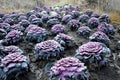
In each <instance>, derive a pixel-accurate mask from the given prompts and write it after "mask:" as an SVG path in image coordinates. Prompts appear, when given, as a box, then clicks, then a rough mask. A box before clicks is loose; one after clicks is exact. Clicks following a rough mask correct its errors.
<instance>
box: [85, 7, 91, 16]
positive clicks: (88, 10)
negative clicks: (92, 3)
mask: <svg viewBox="0 0 120 80" xmlns="http://www.w3.org/2000/svg"><path fill="white" fill-rule="evenodd" d="M85 14H86V15H88V16H89V17H91V15H92V14H93V11H92V10H91V9H87V10H86V11H85Z"/></svg>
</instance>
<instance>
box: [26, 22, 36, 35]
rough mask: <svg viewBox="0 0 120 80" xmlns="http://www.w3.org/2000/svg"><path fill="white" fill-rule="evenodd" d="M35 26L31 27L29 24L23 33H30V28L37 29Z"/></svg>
mask: <svg viewBox="0 0 120 80" xmlns="http://www.w3.org/2000/svg"><path fill="white" fill-rule="evenodd" d="M37 27H38V26H37V25H32V24H30V25H29V26H28V27H27V28H26V29H25V33H27V32H28V31H30V30H31V29H32V28H37Z"/></svg>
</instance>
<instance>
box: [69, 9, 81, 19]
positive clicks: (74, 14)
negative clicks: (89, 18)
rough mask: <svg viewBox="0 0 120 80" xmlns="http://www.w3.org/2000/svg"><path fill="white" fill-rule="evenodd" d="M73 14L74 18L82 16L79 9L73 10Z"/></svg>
mask: <svg viewBox="0 0 120 80" xmlns="http://www.w3.org/2000/svg"><path fill="white" fill-rule="evenodd" d="M71 15H72V16H73V17H74V18H78V17H79V16H80V12H79V11H72V12H71Z"/></svg>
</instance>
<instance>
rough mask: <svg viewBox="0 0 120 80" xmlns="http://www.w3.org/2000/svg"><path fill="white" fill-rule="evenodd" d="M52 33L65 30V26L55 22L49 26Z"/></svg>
mask: <svg viewBox="0 0 120 80" xmlns="http://www.w3.org/2000/svg"><path fill="white" fill-rule="evenodd" d="M51 32H52V34H59V33H64V32H65V27H64V26H63V25H61V24H56V25H54V26H53V27H52V28H51Z"/></svg>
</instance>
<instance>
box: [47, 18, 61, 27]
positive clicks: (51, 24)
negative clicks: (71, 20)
mask: <svg viewBox="0 0 120 80" xmlns="http://www.w3.org/2000/svg"><path fill="white" fill-rule="evenodd" d="M56 24H60V22H59V20H58V19H49V20H48V21H47V27H49V28H51V27H53V26H54V25H56Z"/></svg>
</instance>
